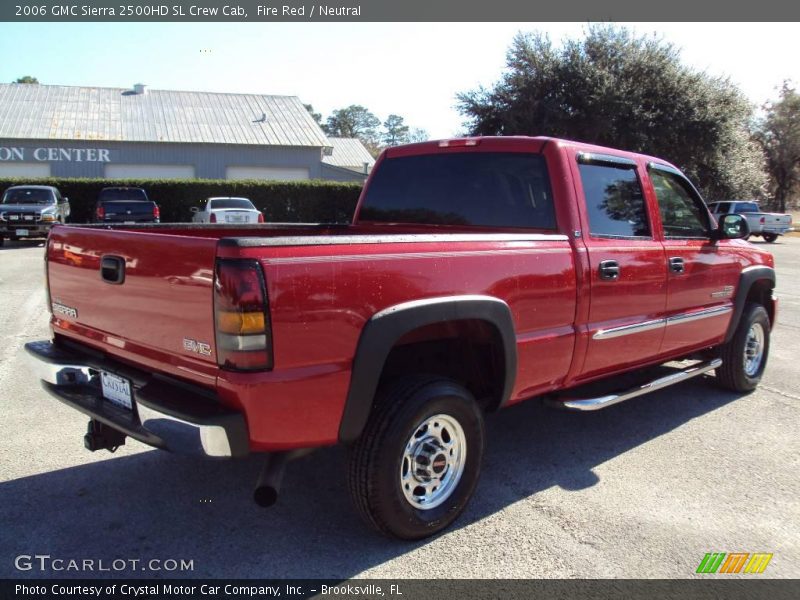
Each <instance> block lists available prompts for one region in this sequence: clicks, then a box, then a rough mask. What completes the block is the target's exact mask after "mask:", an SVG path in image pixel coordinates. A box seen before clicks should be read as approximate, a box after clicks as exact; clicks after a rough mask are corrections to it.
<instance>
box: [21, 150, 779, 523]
mask: <svg viewBox="0 0 800 600" xmlns="http://www.w3.org/2000/svg"><path fill="white" fill-rule="evenodd" d="M747 234H748V229H747V224H746V221H745V220H744V218H743V217H742V216H740V215H736V214H728V215H724V216H722V217H721V218H720V222H719V223H717V222H715V220H714V219H713V218H712V217H711V215H710V214H709V211H708V209H707V208H706V205H705V204H704V202H703V199H702V198H701V197H700V195H699V194H698V192H697V191H696V190H695V188H694V187H693V186H692V184H691V183H690V182H689V181H688V180H687V179H686V178H685V177H684V176H683V175H682V174H681V173H680V172H679V171H678V170H677V169H676V168H675V167H674V166H672V165H670V164H668V163H666V162H664V161H663V160H660V159H658V158H653V157H648V156H641V155H638V154H631V153H628V152H622V151H618V150H613V149H609V148H601V147H595V146H589V145H585V144H579V143H574V142H568V141H562V140H556V139H549V138H527V137H507V138H488V137H487V138H466V139H456V140H446V141H441V142H425V143H420V144H412V145H407V146H399V147H394V148H389V149H387V150H386V151H384V153H383V154H382V155H381V157H380V159H379V160H378V162H377V164H376V166H375V168H374V170H373V171H372V174H371V175H370V177H369V180H368V181H367V184H366V186H365V188H364V190H363V192H362V194H361V197H360V199H359V203H358V206H357V208H356V211H355V215H354V218H353V222H352V224H350V225H339V226H336V225H302V224H298V225H260V226H259V225H244V226H242V225H216V226H215V225H211V226H204V225H195V226H192V225H179V224H161V225H143V226H129V227H124V226H120V227H117V226H115V227H107V226H56V227H54V228H53V230H52V232H51V233H50V237H49V240H48V242H47V248H46V261H47V262H46V268H47V269H46V272H47V284H48V287H47V291H48V304H49V306H50V307H51V311H52V317H51V327H52V332H53V338H52V340H47V341H42V342H32V343H29V344H27V345H26V349H27V351H28V352H29V353H30V354H31V355H32V357H33V358H34V359H35V360H33V361H32V362H33V364H34V365H35V367H36V368H37V369H38V373H39V378H40V379H42V380H43V385H44V387H45V389H46V390H47V391H48V392H49V393H51V394H52V395H54V396H55V397H56V398H58V399H59V400H61V401H62V402H65V403H66V404H68V405H70V406H72V407H74V408H76V409H77V410H79V411H82V412H83V413H85V414H87V415H88V416H89V417H90V422H89V432H88V433H87V434H86V436H85V438H84V442H85V444H86V446H87V447H88V448H89V449H91V450H96V449H100V448H106V449H114V448H116V447H117V446H119V445H120V444H122V443H124V440H125V438H126V436H128V437H132V438H134V439H136V440H139V441H141V442H144V443H145V444H149V445H151V446H155V447H157V448H164V449H167V450H171V451H174V452H191V453H197V454H201V455H205V456H214V457H241V456H245V455H248V454H250V453H256V452H263V453H267V457H268V458H267V460H266V464H265V467H264V470H263V472H262V474H261V477H260V479H259V483H258V485H257V487H256V492H255V498H256V500H257V501H258V502H259V503H261V504H264V505H268V504H270V503H272V502H274V501H275V498H276V496H277V492H278V486H279V483H280V477H281V474H282V472H283V469H284V466H285V464H286V461H287V459H289V458H291V457H293V456H296V455H297V454H299V453H301V452H304V451H307V450H308V449H310V448H315V447H320V446H326V445H332V444H337V443H342V444H346V445H347V446H348V447H349V449H348V452H349V454H348V460H349V467H348V481H349V488H350V490H351V493H352V497H353V501H354V503H355V506H356V508H357V510H358V511H359V512H360V513H361V515H362V516H363V517H364V518H365V520H366V521H367V522H368V523H370V524H371V525H373V526H374V527H375V528H377V529H378V530H380V531H382V532H384V533H386V534H389V535H393V536H396V537H399V538H406V539H415V538H422V537H425V536H428V535H431V534H433V533H435V532H437V531H440V530H442V529H443V528H445V527H447V526H448V525H449V524H450V523H452V521H453V520H454V519H455V518H456V517H457V516H458V514H459V513H460V512H461V511H462V510H463V509H464V507H465V505H466V503H467V501H468V500H469V498H470V496H471V495H472V493H473V491H474V489H475V486H476V483H477V481H478V474H479V471H480V467H481V459H482V455H483V453H484V444H485V440H484V438H485V433H484V414H485V413H487V412H491V411H495V410H498V409H500V408H503V407H507V406H510V405H513V404H516V403H518V402H521V401H523V400H526V399H529V398H543V399H545V400H546V401H547V402H548V403H549V404H552V405H555V406H558V407H561V408H563V409H566V410H577V411H581V410H595V409H601V408H603V407H606V406H609V405H612V404H615V403H617V402H620V401H624V400H628V399H629V398H633V397H636V396H639V395H642V394H644V393H646V392H649V391H652V390H656V389H661V388H663V387H666V386H667V385H670V384H674V383H678V382H681V381H684V380H686V379H689V378H691V377H694V376H697V375H700V374H703V373H708V372H710V371H715V375H716V378H717V379H718V381H719V383H720V384H721V385H722V386H724V387H725V388H728V389H730V390H735V391H738V392H747V391H749V390H752V389H753V388H754V387H755V386H756V385H757V384H758V382H759V380H760V378H761V376H762V373H763V371H764V367H765V365H766V361H767V354H768V352H769V339H770V330H771V328H772V325H773V323H774V319H775V314H776V310H777V306H776V305H777V301H776V299H775V298H774V297H773V288H774V286H775V273H774V270H773V259H772V256H771V255H770V254H769V253H768V252H765V251H762V250H759V249H757V248H756V247H754V246H752V245H751V244H749V243H748V242H746V241H744V240H743V239H740V238H742V237H744V236H746V235H747ZM676 359H687V360H686V362H684V363H682V364H681V365H679V366H678V367H676V368H675V369H674V370H673V371H672V372H671V374H669V375H667V376H664V375H663V374H662V375H661V376H659V377H656V378H651V379H650V380H644V381H641V382H637V384H636V385H635V386H634V387H627V388H626V389H621V390H618V391H616V392H614V393H608V391H606V392H605V393H603V394H595V395H591V394H589V395H587V393H586V391H585V390H586V387H587V386H586V385H585V384H588V383H590V382H597V381H599V380H610V381H612V382H613V379H614V378H615V376H617V375H619V374H622V373H628V372H636V373H643V374H646V373H647V370H646V369H645V367H649V366H653V365H660V364H662V363H665V362H667V361H673V360H676ZM651 377H652V376H651ZM628 385H629V386H630V384H628Z"/></svg>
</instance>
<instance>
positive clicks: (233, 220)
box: [228, 216, 244, 223]
mask: <svg viewBox="0 0 800 600" xmlns="http://www.w3.org/2000/svg"><path fill="white" fill-rule="evenodd" d="M228 223H244V217H239V216H234V217H228Z"/></svg>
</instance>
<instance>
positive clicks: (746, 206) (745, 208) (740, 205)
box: [734, 202, 758, 213]
mask: <svg viewBox="0 0 800 600" xmlns="http://www.w3.org/2000/svg"><path fill="white" fill-rule="evenodd" d="M734 212H737V213H749V212H758V204H756V203H755V202H737V203H736V210H735V211H734Z"/></svg>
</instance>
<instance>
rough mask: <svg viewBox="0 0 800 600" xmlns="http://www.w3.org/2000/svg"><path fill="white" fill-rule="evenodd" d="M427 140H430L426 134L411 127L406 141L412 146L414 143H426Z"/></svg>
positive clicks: (417, 128)
mask: <svg viewBox="0 0 800 600" xmlns="http://www.w3.org/2000/svg"><path fill="white" fill-rule="evenodd" d="M429 139H431V136H430V135H429V134H428V132H427V131H425V130H424V129H421V128H419V127H412V128H411V131H410V132H409V133H408V141H409V142H410V143H412V144H413V143H416V142H427V141H428V140H429Z"/></svg>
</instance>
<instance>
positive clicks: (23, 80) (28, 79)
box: [14, 75, 39, 83]
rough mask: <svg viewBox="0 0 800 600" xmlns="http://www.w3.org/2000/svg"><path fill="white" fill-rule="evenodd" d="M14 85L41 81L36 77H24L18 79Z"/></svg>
mask: <svg viewBox="0 0 800 600" xmlns="http://www.w3.org/2000/svg"><path fill="white" fill-rule="evenodd" d="M14 83H39V80H38V79H36V77H31V76H30V75H25V76H24V77H20V78H18V79H17V80H16V81H15V82H14Z"/></svg>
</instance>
